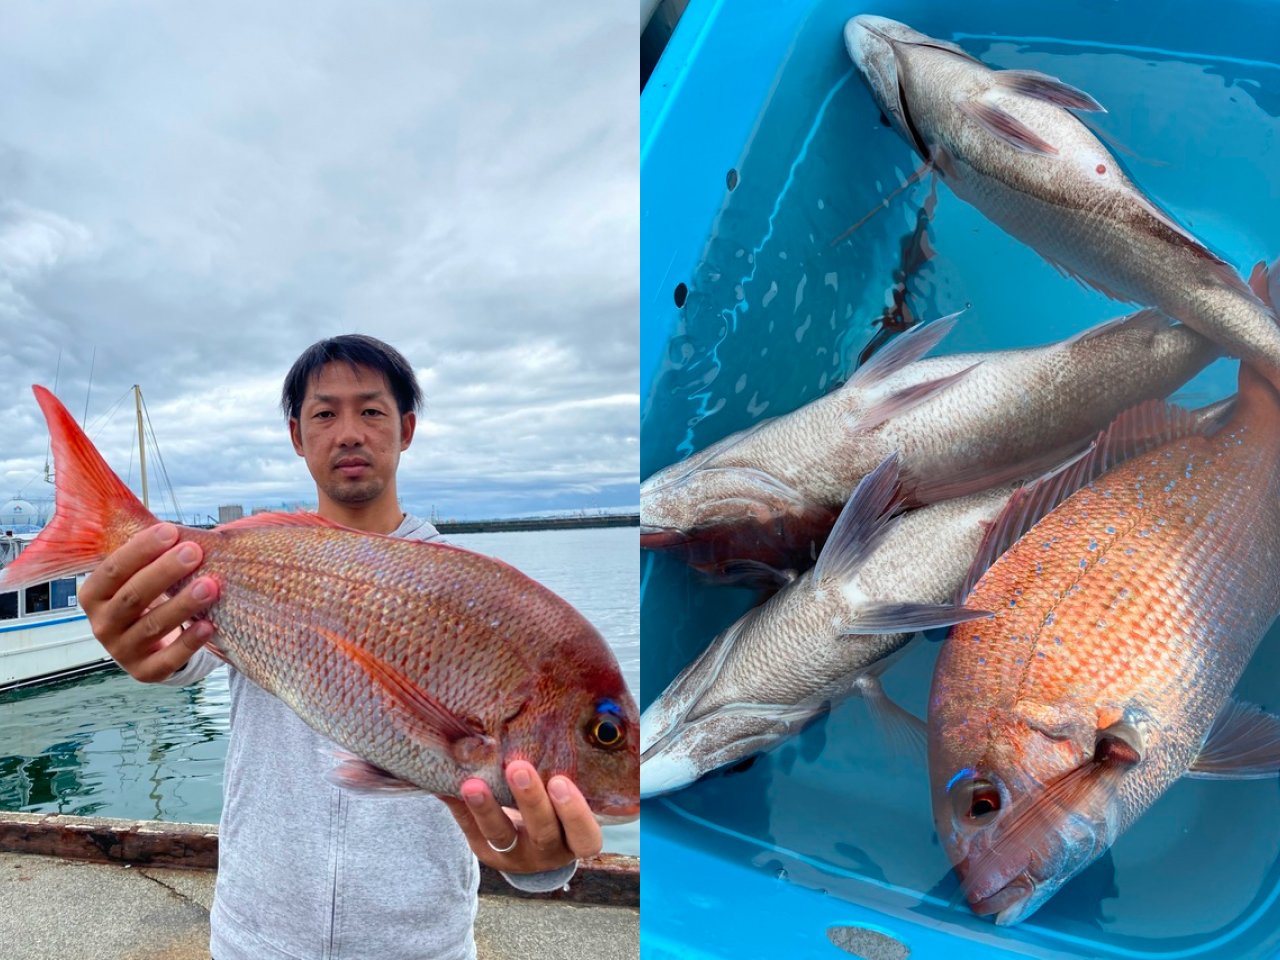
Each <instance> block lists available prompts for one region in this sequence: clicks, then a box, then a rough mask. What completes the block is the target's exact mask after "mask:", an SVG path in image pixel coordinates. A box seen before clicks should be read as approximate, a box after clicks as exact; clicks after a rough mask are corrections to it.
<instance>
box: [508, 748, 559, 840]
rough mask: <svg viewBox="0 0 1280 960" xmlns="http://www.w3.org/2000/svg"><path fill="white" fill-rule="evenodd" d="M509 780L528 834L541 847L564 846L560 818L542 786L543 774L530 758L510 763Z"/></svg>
mask: <svg viewBox="0 0 1280 960" xmlns="http://www.w3.org/2000/svg"><path fill="white" fill-rule="evenodd" d="M506 777H507V784H508V786H510V787H511V795H512V796H513V797H514V798H515V801H516V807H517V808H518V809H519V810H520V816H521V817H522V818H523V819H524V831H525V835H526V836H527V837H528V838H529V842H530V843H531V844H532V845H533V846H534V847H536V848H537V849H539V850H554V849H557V848H559V847H561V846H562V838H561V834H560V818H559V817H557V816H556V810H555V807H553V806H552V805H551V799H550V798H549V797H548V796H547V791H546V790H545V789H544V788H543V786H542V778H541V777H539V776H538V771H537V770H536V769H534V766H533V764H531V763H529V762H528V761H527V760H513V761H511V763H509V764H507V769H506Z"/></svg>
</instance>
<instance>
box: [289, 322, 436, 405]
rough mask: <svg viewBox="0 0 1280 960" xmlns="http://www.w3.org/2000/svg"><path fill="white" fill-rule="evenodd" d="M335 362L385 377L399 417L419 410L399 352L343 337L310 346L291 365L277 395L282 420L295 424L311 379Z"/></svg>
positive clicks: (409, 370) (357, 336)
mask: <svg viewBox="0 0 1280 960" xmlns="http://www.w3.org/2000/svg"><path fill="white" fill-rule="evenodd" d="M335 362H337V363H346V364H349V365H350V366H351V367H352V369H354V368H356V367H368V368H369V369H370V370H374V371H376V372H378V373H380V374H382V375H383V376H384V377H386V378H387V383H388V384H390V385H391V393H392V394H393V395H394V396H395V398H396V406H397V407H398V408H399V410H400V415H401V416H403V415H404V414H406V413H409V412H411V411H416V410H418V409H419V408H420V407H421V406H422V388H421V387H419V386H418V378H417V377H416V376H414V374H413V367H411V366H409V361H407V360H406V359H405V358H404V357H403V356H402V355H401V353H400V351H399V350H397V349H396V348H395V347H392V346H390V345H389V344H385V343H383V342H382V341H381V340H378V339H377V338H375V337H368V336H365V335H364V334H362V333H344V334H343V335H342V336H340V337H329V338H328V339H326V340H320V341H317V342H316V343H313V344H312V345H311V346H309V347H307V349H306V350H304V351H302V356H300V357H298V359H297V360H295V361H294V362H293V366H292V367H290V368H289V373H288V375H287V376H286V377H285V378H284V389H283V390H282V391H281V392H280V408H281V409H282V410H284V415H285V416H286V417H289V418H290V419H295V420H296V419H297V418H298V417H299V416H300V415H301V413H302V398H303V397H304V396H306V393H307V385H308V384H309V383H310V382H311V378H312V377H314V376H315V375H316V374H317V373H319V372H320V370H321V368H322V367H324V366H325V365H326V364H330V363H335Z"/></svg>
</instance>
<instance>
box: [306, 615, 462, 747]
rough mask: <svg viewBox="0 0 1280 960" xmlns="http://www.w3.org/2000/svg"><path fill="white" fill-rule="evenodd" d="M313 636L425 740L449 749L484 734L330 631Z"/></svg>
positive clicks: (407, 679) (356, 645)
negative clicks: (358, 673) (348, 663)
mask: <svg viewBox="0 0 1280 960" xmlns="http://www.w3.org/2000/svg"><path fill="white" fill-rule="evenodd" d="M316 632H317V633H318V634H320V635H321V636H322V637H324V638H325V639H326V640H327V641H329V643H331V644H333V646H334V647H335V648H337V650H338V651H339V652H340V653H341V654H342V655H343V656H345V657H347V658H348V659H349V660H351V661H352V662H353V663H354V664H356V665H357V666H358V667H359V668H360V669H361V670H363V671H364V673H365V674H366V675H367V676H368V677H369V679H370V680H372V681H373V683H374V684H375V685H376V686H377V687H378V688H379V689H380V690H382V691H383V693H384V694H385V695H386V696H387V697H388V698H389V699H390V700H391V701H392V702H393V703H395V704H396V705H397V706H399V707H400V708H401V709H403V710H404V711H405V712H406V713H407V714H409V715H410V716H412V717H413V718H414V719H416V720H417V721H419V723H418V728H419V732H420V733H421V734H422V735H423V736H424V737H425V738H426V739H428V740H431V741H433V742H435V743H436V744H437V745H439V746H442V747H445V748H446V749H448V748H451V747H452V745H453V744H454V743H456V742H459V741H464V740H467V739H470V738H476V737H482V736H483V735H484V731H482V730H477V729H476V728H475V727H474V726H473V725H472V724H470V723H468V722H467V721H466V720H464V719H462V718H461V717H459V716H458V715H457V714H455V713H454V712H453V711H451V710H450V709H449V708H448V707H446V706H445V705H444V704H443V703H441V702H440V701H439V700H437V699H436V698H435V697H433V696H432V695H431V694H430V693H428V692H427V691H426V690H423V689H422V688H421V687H420V686H418V685H417V684H416V683H414V682H413V680H411V679H410V678H409V677H406V676H405V675H404V674H403V673H401V672H400V671H399V670H397V669H396V668H395V667H393V666H391V665H390V664H389V663H386V662H385V661H384V660H382V659H380V658H379V657H376V656H374V655H373V654H371V653H369V652H368V651H367V650H365V649H363V648H362V647H360V646H359V645H358V644H355V643H352V642H351V641H350V640H348V639H346V638H345V637H342V636H339V635H338V634H336V633H334V632H333V631H331V630H325V629H323V628H316Z"/></svg>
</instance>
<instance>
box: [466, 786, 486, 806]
mask: <svg viewBox="0 0 1280 960" xmlns="http://www.w3.org/2000/svg"><path fill="white" fill-rule="evenodd" d="M462 799H464V800H466V801H467V803H468V804H470V805H471V806H473V807H478V806H480V805H481V804H482V803H484V794H483V793H482V792H480V791H479V790H476V791H475V792H473V793H465V792H464V793H463V794H462Z"/></svg>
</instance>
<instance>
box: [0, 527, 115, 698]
mask: <svg viewBox="0 0 1280 960" xmlns="http://www.w3.org/2000/svg"><path fill="white" fill-rule="evenodd" d="M35 537H36V535H35V534H13V535H3V536H0V567H3V566H5V565H7V564H9V563H12V562H13V561H14V560H16V559H17V557H18V555H19V554H20V553H21V552H22V551H23V549H25V548H26V546H27V544H29V543H30V542H31V541H32V540H34V539H35ZM83 580H84V577H83V576H79V577H62V578H60V579H57V580H49V581H45V582H44V583H37V584H35V585H33V586H30V587H26V588H25V589H22V590H10V591H8V592H5V593H0V691H3V690H10V689H13V688H15V687H22V686H26V685H28V684H33V683H42V682H44V681H48V680H55V679H59V678H62V677H69V676H75V675H77V674H81V673H87V672H89V671H90V670H99V669H102V668H103V667H106V666H110V665H111V663H112V660H111V658H110V657H109V656H108V655H107V652H106V650H104V649H103V648H102V644H100V643H98V641H97V639H96V638H95V637H94V635H93V632H92V631H91V630H90V629H89V620H88V618H87V617H86V616H85V614H84V611H83V610H81V609H80V603H79V599H78V592H79V587H80V582H81V581H83Z"/></svg>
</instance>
